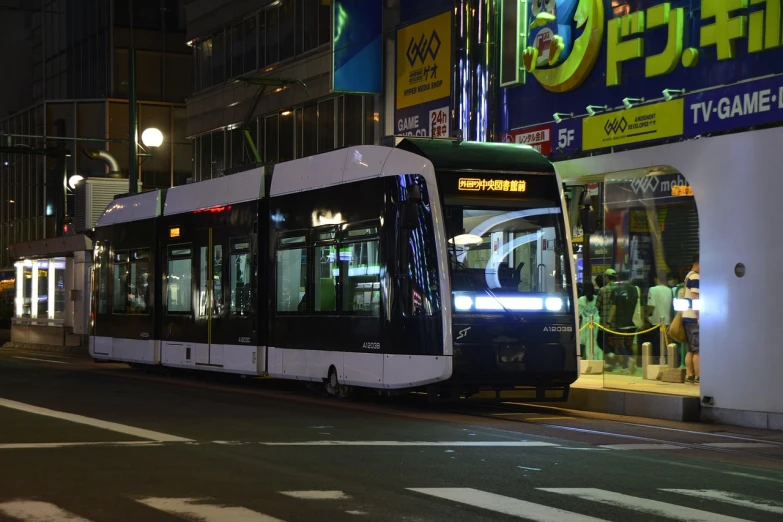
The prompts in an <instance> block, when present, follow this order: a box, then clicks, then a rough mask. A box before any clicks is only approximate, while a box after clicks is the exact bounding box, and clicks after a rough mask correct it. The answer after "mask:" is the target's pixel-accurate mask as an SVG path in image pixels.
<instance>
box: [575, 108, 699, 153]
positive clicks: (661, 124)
mask: <svg viewBox="0 0 783 522" xmlns="http://www.w3.org/2000/svg"><path fill="white" fill-rule="evenodd" d="M684 110H685V102H684V100H683V99H682V98H679V99H676V100H672V101H668V102H662V103H655V104H652V105H644V106H641V107H634V108H632V109H626V110H624V111H618V112H609V113H604V114H598V115H596V116H591V117H589V118H585V119H584V120H582V141H583V143H582V148H583V149H584V150H593V149H602V148H604V147H614V146H618V145H628V144H630V143H637V142H640V141H648V140H657V139H660V138H671V137H672V136H679V135H680V134H682V133H683V118H684Z"/></svg>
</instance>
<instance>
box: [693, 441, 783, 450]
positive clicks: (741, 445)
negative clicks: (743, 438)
mask: <svg viewBox="0 0 783 522" xmlns="http://www.w3.org/2000/svg"><path fill="white" fill-rule="evenodd" d="M702 446H708V447H710V448H727V449H733V448H736V449H742V448H781V447H783V446H781V445H780V444H770V443H768V442H707V443H704V444H702Z"/></svg>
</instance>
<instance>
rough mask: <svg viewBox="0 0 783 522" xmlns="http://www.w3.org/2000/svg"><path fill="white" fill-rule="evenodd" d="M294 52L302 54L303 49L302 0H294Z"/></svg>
mask: <svg viewBox="0 0 783 522" xmlns="http://www.w3.org/2000/svg"><path fill="white" fill-rule="evenodd" d="M294 10H295V11H296V31H295V32H296V35H295V37H294V38H295V39H296V54H297V56H298V55H300V54H302V50H303V49H304V38H305V36H304V3H303V1H302V0H296V8H295V9H294Z"/></svg>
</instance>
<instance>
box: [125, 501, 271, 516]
mask: <svg viewBox="0 0 783 522" xmlns="http://www.w3.org/2000/svg"><path fill="white" fill-rule="evenodd" d="M199 500H200V499H195V498H154V497H151V498H143V499H140V500H138V502H141V503H142V504H144V505H146V506H149V507H151V508H153V509H157V510H160V511H165V512H166V513H170V514H173V515H180V516H183V517H188V518H194V519H195V520H199V521H201V522H283V521H282V520H280V519H278V518H274V517H270V516H269V515H264V514H263V513H259V512H257V511H251V510H250V509H247V508H243V507H228V506H221V505H210V504H195V502H198V501H199Z"/></svg>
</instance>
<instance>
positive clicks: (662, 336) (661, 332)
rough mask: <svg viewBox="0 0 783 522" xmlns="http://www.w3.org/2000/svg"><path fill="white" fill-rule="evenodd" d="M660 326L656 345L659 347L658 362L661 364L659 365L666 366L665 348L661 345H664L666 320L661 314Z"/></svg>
mask: <svg viewBox="0 0 783 522" xmlns="http://www.w3.org/2000/svg"><path fill="white" fill-rule="evenodd" d="M660 327H661V329H660V330H659V331H658V334H659V335H658V337H659V339H660V340H659V341H658V346H660V347H661V360H660V364H661V366H667V362H666V350H664V349H663V347H664V346H666V321H665V320H664V318H663V316H661V321H660Z"/></svg>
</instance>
